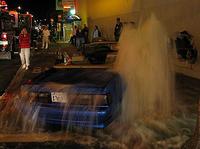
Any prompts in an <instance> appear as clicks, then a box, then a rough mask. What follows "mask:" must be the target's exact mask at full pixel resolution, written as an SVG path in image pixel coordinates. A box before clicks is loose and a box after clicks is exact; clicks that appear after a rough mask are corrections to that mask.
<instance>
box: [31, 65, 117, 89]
mask: <svg viewBox="0 0 200 149" xmlns="http://www.w3.org/2000/svg"><path fill="white" fill-rule="evenodd" d="M117 76H118V74H117V73H115V72H111V71H108V70H105V69H56V68H52V69H50V70H48V71H46V72H44V73H41V74H40V75H39V76H37V77H36V78H35V79H33V82H34V83H37V84H40V83H47V82H54V83H59V84H67V85H75V84H87V85H93V86H98V87H103V86H105V85H106V84H108V82H109V81H110V80H112V79H113V78H114V77H117Z"/></svg>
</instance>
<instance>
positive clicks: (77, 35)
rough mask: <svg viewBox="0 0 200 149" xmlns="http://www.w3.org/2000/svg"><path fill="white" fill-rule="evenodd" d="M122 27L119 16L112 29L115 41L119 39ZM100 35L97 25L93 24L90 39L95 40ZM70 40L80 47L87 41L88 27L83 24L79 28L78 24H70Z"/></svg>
mask: <svg viewBox="0 0 200 149" xmlns="http://www.w3.org/2000/svg"><path fill="white" fill-rule="evenodd" d="M122 28H123V24H122V22H121V21H120V18H117V19H116V25H115V29H114V37H115V41H116V42H118V41H119V37H120V35H121V32H122ZM101 37H102V33H101V31H100V29H99V27H98V26H97V25H95V26H94V30H93V32H92V41H93V42H94V41H97V40H98V39H99V38H101ZM70 42H71V43H72V44H73V45H74V46H76V47H77V48H81V46H82V44H85V43H86V44H87V43H88V42H89V28H88V27H87V26H86V24H84V27H83V29H80V27H79V26H77V25H73V26H72V36H71V39H70Z"/></svg>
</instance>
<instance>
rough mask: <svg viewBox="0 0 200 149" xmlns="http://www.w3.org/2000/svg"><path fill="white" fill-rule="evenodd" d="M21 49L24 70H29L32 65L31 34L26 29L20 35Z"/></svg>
mask: <svg viewBox="0 0 200 149" xmlns="http://www.w3.org/2000/svg"><path fill="white" fill-rule="evenodd" d="M19 48H20V49H21V51H20V59H21V63H22V68H23V69H26V70H28V68H29V65H30V34H29V33H28V32H27V29H26V28H25V27H24V28H23V29H22V31H21V33H20V34H19Z"/></svg>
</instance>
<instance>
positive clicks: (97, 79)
mask: <svg viewBox="0 0 200 149" xmlns="http://www.w3.org/2000/svg"><path fill="white" fill-rule="evenodd" d="M21 92H22V94H26V96H27V94H28V98H29V101H30V102H32V103H33V104H32V105H33V106H34V108H37V109H39V110H38V119H39V120H40V121H43V122H45V124H51V125H62V126H78V127H86V128H105V127H106V126H107V125H109V124H110V123H111V122H112V121H113V120H114V119H115V118H116V117H117V116H118V115H119V114H120V110H121V101H122V81H121V77H120V75H119V74H118V73H115V72H112V71H109V70H105V69H66V68H62V69H56V68H52V69H50V70H48V71H46V72H44V73H41V74H40V75H39V76H37V77H36V78H34V79H33V80H31V81H30V80H29V81H28V82H27V83H25V84H24V85H23V86H22V88H21ZM38 107H39V108H38Z"/></svg>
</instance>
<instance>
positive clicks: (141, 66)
mask: <svg viewBox="0 0 200 149" xmlns="http://www.w3.org/2000/svg"><path fill="white" fill-rule="evenodd" d="M167 41H168V38H167V33H166V32H165V30H164V29H163V27H162V26H161V24H160V22H159V21H158V20H157V19H156V17H155V16H154V15H151V17H150V18H149V19H148V20H147V21H145V22H143V23H140V24H139V26H138V28H135V27H133V26H132V25H126V26H124V29H123V32H122V35H121V39H120V42H119V49H120V50H119V54H118V57H117V61H116V64H115V70H116V71H118V72H119V73H120V74H121V75H122V77H123V79H124V80H125V84H126V91H125V93H124V98H123V108H122V119H123V121H126V122H130V123H131V122H134V121H135V120H136V119H138V118H139V119H140V118H145V119H149V118H150V119H151V118H152V117H154V118H156V119H157V118H163V116H169V115H170V113H171V109H170V108H171V101H172V99H173V93H172V91H173V80H174V78H173V73H172V69H171V68H172V67H171V64H170V62H169V49H168V48H167V47H168V46H167Z"/></svg>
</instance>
